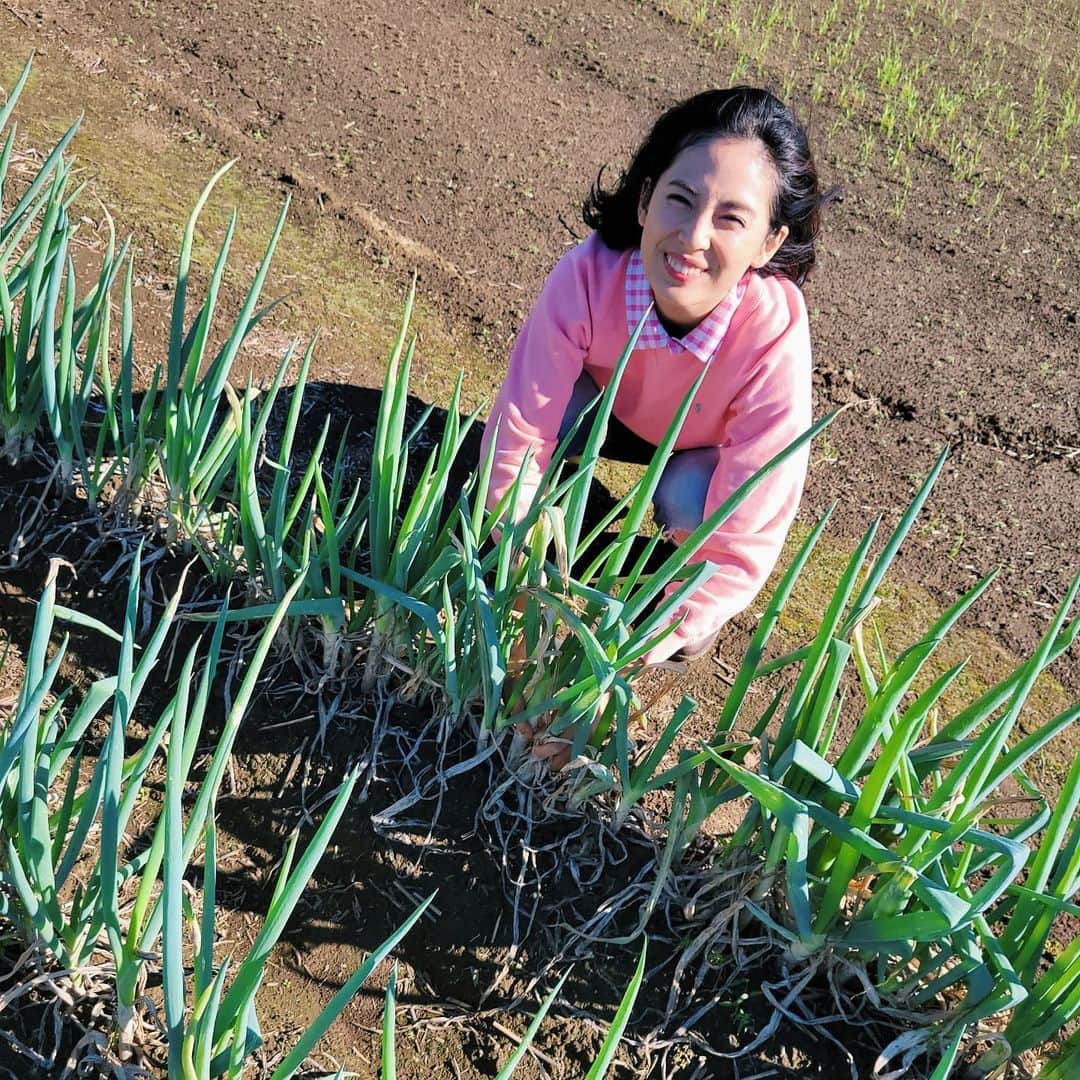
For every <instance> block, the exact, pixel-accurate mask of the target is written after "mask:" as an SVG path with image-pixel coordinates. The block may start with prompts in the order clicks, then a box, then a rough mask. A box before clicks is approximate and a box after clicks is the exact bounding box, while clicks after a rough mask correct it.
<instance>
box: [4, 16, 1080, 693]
mask: <svg viewBox="0 0 1080 1080" xmlns="http://www.w3.org/2000/svg"><path fill="white" fill-rule="evenodd" d="M7 6H8V7H9V9H10V10H12V11H14V12H15V13H16V15H21V18H22V23H21V24H17V23H15V22H14V21H12V16H11V15H10V14H8V13H7V12H5V11H4V10H3V9H0V19H2V20H7V21H8V22H9V24H10V26H11V30H12V36H13V37H14V38H16V39H17V40H18V39H21V40H25V39H26V36H27V30H28V29H31V30H33V31H34V36H35V39H36V40H37V41H38V43H39V44H40V45H43V46H45V47H52V48H54V49H59V50H61V51H62V52H63V53H65V54H67V55H68V56H69V57H70V58H71V60H72V61H73V62H77V63H79V64H80V65H82V66H83V67H84V68H88V69H89V70H90V71H91V72H92V76H90V77H88V79H87V89H88V93H90V94H92V93H93V85H94V79H102V80H110V81H120V82H122V83H126V84H128V85H129V86H130V88H131V94H132V98H131V100H132V103H133V107H142V108H144V109H145V108H147V105H146V102H147V101H149V102H151V103H152V104H153V105H154V106H155V109H154V111H153V112H151V113H148V119H149V120H150V121H151V122H153V123H156V124H159V125H161V126H163V127H165V128H170V126H171V128H172V131H173V133H174V134H175V131H177V130H183V131H186V132H190V131H191V130H192V129H194V130H195V131H196V132H198V133H199V134H200V135H201V136H204V137H205V138H207V139H209V140H211V141H212V142H213V143H214V144H216V145H217V146H218V147H219V148H220V150H221V152H222V154H223V155H225V154H227V155H229V156H232V155H239V156H240V157H241V158H242V162H243V166H244V168H245V169H246V171H247V173H248V174H249V175H252V176H255V177H258V178H259V179H260V180H262V181H263V182H264V183H266V184H270V185H274V186H277V187H279V188H281V189H284V190H289V191H291V192H293V194H294V195H297V196H299V197H300V201H301V202H302V203H307V204H314V205H315V206H317V207H318V208H319V209H320V210H321V211H322V212H323V213H324V214H329V215H335V216H337V218H338V219H340V221H341V222H342V223H343V224H344V225H345V226H346V227H347V228H349V229H350V230H352V232H353V233H354V236H355V243H356V257H357V260H358V261H363V262H365V263H367V262H368V261H369V260H370V261H371V262H374V263H375V264H376V265H377V266H384V267H385V270H384V272H385V273H387V274H389V275H392V276H394V277H396V278H397V279H399V280H401V281H404V280H405V279H407V277H408V276H410V275H411V273H412V271H413V270H414V269H418V270H419V272H420V291H421V294H423V295H427V296H429V297H437V298H438V301H439V303H440V304H441V305H442V307H443V309H444V310H445V312H446V313H447V315H448V317H449V318H451V319H452V320H456V321H459V322H464V323H466V324H468V325H471V326H472V327H473V328H474V330H475V332H476V334H477V335H478V338H479V340H480V341H481V343H482V344H483V345H484V347H485V349H486V350H488V351H489V352H490V353H491V355H493V356H494V357H495V358H496V361H497V363H498V362H501V361H503V360H504V358H505V355H506V351H507V347H508V345H509V342H510V341H511V340H512V337H513V334H514V332H515V331H516V329H517V327H518V326H519V325H520V323H521V320H522V319H523V318H524V316H525V314H526V313H527V311H528V308H529V304H530V302H531V300H532V298H533V297H534V296H535V295H536V293H537V291H538V289H539V287H540V284H541V282H542V281H543V278H544V275H545V274H546V273H547V271H548V270H549V269H550V267H551V266H552V264H553V263H554V261H555V260H556V259H557V257H558V256H559V254H561V252H562V251H563V250H564V249H565V248H566V247H567V246H569V245H571V244H573V243H574V242H575V241H576V239H578V238H579V237H581V236H583V235H584V233H585V229H584V226H583V225H582V224H581V220H580V211H579V207H580V203H581V199H582V197H583V195H584V193H585V192H586V190H587V188H588V186H589V184H590V183H591V182H592V181H593V179H594V178H595V176H596V174H597V171H598V170H599V169H600V168H601V166H604V165H611V166H613V167H615V168H619V167H620V166H621V165H623V164H625V162H626V160H627V155H628V153H629V152H630V149H631V148H632V146H633V145H634V144H635V143H636V141H637V140H638V139H639V138H640V137H641V136H642V134H643V133H644V131H645V129H646V127H647V125H648V124H649V123H650V122H651V119H652V118H653V117H654V116H655V115H656V114H657V113H658V112H659V111H660V110H661V109H662V108H663V107H664V106H665V105H667V104H669V103H670V102H672V101H673V100H675V99H678V98H680V97H683V96H686V95H688V94H690V93H693V92H695V91H697V90H699V89H701V88H702V86H703V85H707V84H709V83H710V82H713V81H717V80H722V79H723V78H724V72H725V69H724V67H723V64H722V61H721V60H720V59H719V58H718V56H717V53H716V51H715V49H713V48H712V47H711V46H709V47H706V46H704V45H701V44H697V43H695V42H694V41H693V40H691V38H689V37H688V35H687V34H686V32H685V29H684V28H683V27H680V26H678V25H676V24H675V23H674V22H673V21H672V19H671V18H670V17H668V16H667V15H665V14H664V13H663V11H662V10H658V8H657V6H655V5H651V4H641V3H628V2H623V0H597V2H595V3H590V4H588V5H582V4H578V3H571V2H566V0H563V2H558V3H552V4H549V5H546V6H543V7H538V6H536V5H531V4H525V3H520V2H517V0H493V2H490V3H474V2H472V0H457V2H454V3H434V2H431V0H418V2H416V3H412V4H400V3H393V2H391V0H369V2H366V3H364V4H356V5H350V7H349V9H348V13H347V15H346V14H344V13H343V9H342V7H341V5H339V4H334V3H330V2H328V0H310V2H308V3H305V4H303V5H294V4H287V3H282V2H280V0H266V2H253V0H238V2H234V3H229V4H216V3H205V4H204V3H201V2H198V0H194V2H185V3H177V4H169V5H166V4H159V3H153V2H129V0H104V2H97V0H95V2H93V3H88V2H83V0H71V2H67V3H64V4H63V5H61V4H58V3H53V2H50V0H43V2H42V3H41V4H40V5H38V6H36V7H35V8H33V9H31V10H29V11H28V10H25V9H23V10H22V11H20V10H19V9H18V7H17V6H16V7H12V6H11V5H7ZM674 6H676V7H677V6H678V5H674ZM1056 12H1057V8H1054V9H1053V13H1052V12H1051V11H1050V10H1049V5H1048V10H1047V12H1046V15H1047V17H1048V18H1051V16H1052V18H1051V21H1052V22H1054V26H1055V29H1054V38H1055V42H1056V43H1057V46H1058V55H1060V56H1064V57H1066V58H1068V57H1069V56H1070V55H1072V56H1075V54H1076V46H1077V24H1076V21H1075V19H1072V20H1069V19H1068V18H1066V17H1065V16H1064V15H1063V16H1062V18H1060V19H1059V18H1057V15H1056V14H1055V13H1056ZM1074 14H1075V13H1074ZM1002 19H1003V20H1004V21H1003V22H1000V24H999V22H998V21H997V17H996V16H995V17H994V19H993V20H991V21H993V22H994V23H995V25H999V26H1000V29H999V31H998V32H999V33H1000V34H1002V35H1004V36H1006V37H1007V35H1008V33H1009V29H1010V27H1011V25H1012V24H1011V23H1010V22H1009V21H1008V20H1007V19H1005V16H1004V15H1003V16H1002ZM963 25H964V24H959V25H958V26H954V27H953V29H952V31H951V33H952V34H954V35H957V34H960V33H961V31H962V29H963ZM942 33H945V30H944V29H942ZM1070 42H1071V43H1072V44H1071V47H1070V44H1069V43H1070ZM1010 56H1011V62H1012V63H1013V64H1014V65H1017V66H1020V67H1021V68H1022V67H1023V66H1024V65H1025V64H1027V65H1028V66H1030V68H1031V69H1032V70H1034V68H1035V60H1036V59H1037V58H1036V57H1035V56H1033V55H1032V52H1031V49H1030V48H1025V47H1023V46H1021V45H1016V46H1015V48H1014V49H1012V50H1011V53H1010ZM854 62H855V61H854V59H853V60H852V63H854ZM946 62H947V61H946ZM958 62H959V61H958ZM797 97H798V98H800V99H801V101H800V102H797V104H799V103H801V105H802V111H803V112H804V115H808V116H809V118H810V126H811V130H812V132H813V135H814V138H815V144H816V148H817V154H818V158H819V161H820V164H821V167H822V171H823V173H824V175H825V177H826V179H827V180H828V181H829V182H836V183H839V184H841V185H842V187H843V188H844V201H843V202H842V203H841V204H840V205H838V206H835V207H834V208H833V209H832V211H831V213H830V214H829V217H828V220H827V223H826V227H825V233H824V239H823V243H822V245H821V261H820V265H819V267H818V268H817V270H816V272H815V274H814V276H813V278H812V280H811V282H810V284H809V286H808V288H807V298H808V302H809V306H810V309H811V317H812V328H813V337H814V346H815V357H816V368H815V386H816V410H817V412H818V413H819V414H820V413H821V412H823V411H825V410H827V409H828V408H830V407H832V406H834V405H836V404H843V403H847V402H849V401H852V400H854V399H868V400H869V401H871V402H873V403H875V404H876V407H874V408H869V409H864V410H857V411H853V412H851V413H849V414H847V415H845V416H844V417H842V418H841V420H840V421H839V422H838V424H836V425H834V427H833V429H832V431H831V433H830V435H829V441H830V452H829V453H828V454H827V455H823V456H821V457H818V458H817V459H816V460H815V467H814V468H813V470H812V472H811V476H810V481H809V486H808V488H807V492H806V497H805V502H804V510H803V516H804V518H805V519H807V520H809V519H810V518H811V517H812V516H814V515H815V513H816V512H820V511H821V509H823V508H824V507H825V506H826V505H827V504H828V503H829V502H831V501H832V500H833V499H839V500H840V505H839V508H838V511H837V518H836V519H834V521H835V525H834V526H833V527H835V530H836V531H837V532H838V533H839V534H840V535H841V536H845V537H848V538H851V537H854V536H855V535H857V534H859V533H861V531H862V530H863V529H864V528H865V527H866V524H867V523H868V521H869V519H870V518H871V517H872V516H873V515H874V514H875V513H878V512H883V513H885V514H886V515H887V519H888V520H895V518H896V516H897V514H898V512H899V510H900V509H901V508H902V507H903V506H905V505H906V504H907V502H908V500H909V498H910V497H911V495H912V493H913V491H914V481H915V479H916V478H917V477H918V476H920V475H923V474H925V472H926V470H927V469H928V468H929V466H930V464H931V463H932V461H933V458H934V456H935V454H936V452H937V450H938V449H939V448H940V447H942V446H944V445H945V444H951V445H952V446H953V447H954V451H953V454H952V458H951V461H950V464H949V465H948V467H947V468H946V472H945V475H944V476H943V477H942V479H941V481H940V483H939V485H938V488H937V492H936V495H935V496H934V500H933V503H932V506H931V508H930V520H929V523H928V526H927V528H925V529H924V530H923V531H922V532H921V533H920V535H918V536H916V537H913V538H912V542H910V543H909V544H908V546H907V550H906V552H905V555H904V558H903V559H902V561H901V565H900V569H901V571H906V572H907V573H908V574H909V575H910V577H911V578H912V580H914V581H916V582H917V583H918V584H919V585H921V586H923V587H925V588H928V589H930V590H932V592H933V593H934V595H935V596H936V597H937V598H938V599H939V600H940V601H942V602H944V601H946V600H948V599H949V598H951V597H953V596H955V595H956V593H957V592H958V590H961V589H963V588H964V587H965V586H970V585H971V584H972V583H973V582H974V581H975V580H976V579H977V577H978V576H979V575H981V574H982V573H985V572H986V571H987V570H988V569H989V568H991V567H993V566H997V565H1000V566H1003V567H1004V568H1005V573H1003V574H1002V575H1001V576H1000V578H999V580H998V582H996V583H995V585H994V586H993V587H992V588H991V590H990V592H989V594H988V595H987V596H986V597H984V599H983V600H982V601H981V602H980V604H979V606H978V612H977V614H976V616H975V618H976V619H977V620H978V622H979V624H980V625H981V626H982V627H983V628H985V629H986V630H988V631H989V632H990V633H992V634H993V635H994V636H995V637H996V638H998V639H999V640H1001V641H1002V643H1003V644H1005V645H1006V646H1007V647H1009V648H1010V649H1012V650H1014V651H1018V652H1024V651H1025V650H1027V649H1028V648H1030V646H1031V645H1032V644H1033V642H1034V640H1035V638H1036V636H1037V635H1038V633H1039V632H1040V630H1041V629H1042V628H1043V627H1044V626H1045V624H1046V621H1047V620H1048V618H1049V617H1050V614H1051V609H1052V607H1053V605H1054V604H1055V603H1056V602H1057V601H1058V600H1059V598H1060V597H1061V595H1062V593H1063V590H1064V588H1065V586H1066V585H1067V583H1068V581H1069V579H1070V578H1071V577H1072V575H1073V574H1074V573H1076V571H1077V569H1078V568H1080V543H1078V541H1077V537H1078V536H1080V482H1078V477H1080V370H1078V365H1077V359H1078V358H1080V328H1078V326H1077V318H1078V309H1080V293H1078V290H1077V282H1078V281H1080V230H1078V228H1077V223H1076V220H1075V216H1074V217H1072V218H1068V217H1063V216H1062V215H1061V214H1060V212H1056V211H1055V209H1054V208H1053V206H1052V204H1051V202H1050V196H1049V194H1048V192H1047V191H1046V190H1045V189H1044V187H1039V186H1038V185H1035V184H1031V185H1030V186H1029V187H1025V186H1024V185H1022V184H1021V185H1019V188H1020V190H1018V191H1017V190H1010V192H1009V193H1008V194H1007V195H1006V199H1005V202H1004V204H1003V206H1002V207H1001V208H1000V209H999V210H998V211H997V214H996V216H995V217H994V218H993V219H992V221H990V220H989V219H987V221H983V220H982V219H980V218H979V217H978V216H977V215H976V214H974V213H972V212H971V211H967V210H966V208H965V206H964V203H963V201H962V200H961V199H960V198H959V197H958V192H957V190H956V185H955V184H954V182H953V181H952V180H951V178H950V176H949V174H948V171H947V170H946V169H944V167H939V168H937V170H936V171H935V169H934V164H935V163H934V162H932V161H931V162H929V163H924V165H925V168H924V170H923V174H921V175H923V176H924V179H923V180H921V181H920V185H919V186H917V187H916V189H915V191H914V192H913V194H912V199H911V204H910V205H909V207H908V209H907V212H906V213H905V214H904V215H903V217H902V218H901V219H900V220H899V221H898V220H896V218H895V216H894V215H893V213H892V212H891V206H892V205H893V199H894V191H893V186H892V185H890V183H889V181H888V179H887V178H886V177H885V176H883V175H881V174H879V171H878V170H876V169H875V168H871V169H870V170H868V171H865V172H863V173H862V174H861V175H855V170H854V168H853V167H852V165H851V164H850V161H851V160H852V158H853V157H854V155H853V153H852V147H851V145H849V143H850V139H851V138H852V136H850V134H849V133H848V132H846V131H842V132H840V133H839V134H835V135H833V134H830V131H831V124H830V119H831V114H830V113H829V112H828V110H827V108H826V107H825V106H824V105H819V106H818V107H817V108H816V110H815V107H814V106H813V105H812V104H811V103H810V102H809V101H806V100H805V98H806V91H805V88H804V89H803V90H802V91H801V92H800V94H799V95H797ZM993 166H994V163H993V162H988V163H987V166H986V168H987V171H988V172H990V171H991V170H992V168H993ZM1074 171H1075V165H1074ZM305 329H306V330H310V328H305ZM269 362H270V361H269V360H268V363H269ZM446 362H448V363H450V364H451V365H452V364H453V360H452V359H451V358H447V361H446ZM380 364H381V357H378V356H357V357H356V358H355V363H354V366H353V368H352V370H348V371H346V372H343V375H344V378H343V379H342V381H346V382H357V383H360V384H364V385H374V384H376V383H377V382H378V379H379V375H380V370H379V365H380ZM831 528H832V527H831ZM1058 674H1059V677H1060V678H1062V679H1063V681H1064V682H1065V683H1066V685H1067V686H1068V687H1069V688H1070V689H1071V690H1072V691H1073V692H1076V691H1077V690H1078V689H1080V659H1077V658H1073V659H1072V661H1071V662H1069V663H1063V664H1062V665H1061V668H1060V670H1059V671H1058Z"/></svg>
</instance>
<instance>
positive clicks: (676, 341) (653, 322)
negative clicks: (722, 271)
mask: <svg viewBox="0 0 1080 1080" xmlns="http://www.w3.org/2000/svg"><path fill="white" fill-rule="evenodd" d="M750 273H751V271H749V270H748V271H747V272H746V273H745V274H743V276H742V277H741V278H740V279H739V280H738V281H737V282H736V283H735V284H734V285H733V286H732V288H731V292H729V293H728V294H727V296H725V297H724V299H723V300H721V301H720V303H719V304H717V305H716V307H714V308H713V309H712V311H710V312H709V314H708V315H706V316H705V318H704V319H702V321H701V322H700V323H698V325H697V326H695V327H694V329H693V330H691V331H690V333H689V334H687V335H686V337H682V338H673V337H672V336H671V335H670V334H669V333H668V332H667V331H666V330H665V329H664V325H663V323H661V322H660V318H659V316H658V315H657V314H656V308H655V307H654V308H653V309H652V310H651V311H650V312H649V317H648V319H647V320H646V321H645V326H644V327H643V328H642V331H641V337H639V338H638V342H637V347H638V348H639V349H663V348H666V349H667V350H668V352H670V353H672V354H678V353H680V352H682V351H683V350H684V349H685V350H686V351H687V352H690V353H692V354H693V355H694V356H696V357H697V358H698V360H700V361H701V362H702V363H703V364H707V363H708V362H709V361H710V360H711V359H712V358H713V354H714V353H715V352H716V350H717V349H718V348H720V343H721V342H722V341H723V340H724V335H725V334H726V333H727V330H728V326H729V325H730V324H731V317H732V316H733V315H734V314H735V310H736V308H738V306H739V303H740V301H741V300H742V298H743V296H744V295H745V293H746V286H747V283H748V282H749V280H750ZM652 301H653V295H652V289H650V288H649V282H648V280H647V279H646V277H645V266H644V264H643V263H642V260H641V251H640V250H639V249H638V248H634V250H633V251H632V252H631V253H630V261H629V263H628V264H627V267H626V325H627V334H628V335H629V334H632V333H633V332H634V328H635V327H636V326H637V324H638V322H639V321H640V319H641V316H642V315H644V314H645V310H646V308H648V307H649V305H650V304H651V303H652Z"/></svg>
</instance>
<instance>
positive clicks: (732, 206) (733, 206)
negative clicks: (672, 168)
mask: <svg viewBox="0 0 1080 1080" xmlns="http://www.w3.org/2000/svg"><path fill="white" fill-rule="evenodd" d="M668 184H669V185H670V186H671V187H676V188H682V190H683V191H686V192H688V193H689V194H691V195H697V193H698V192H697V188H695V187H694V185H693V184H691V183H689V182H688V181H686V180H681V179H679V178H678V177H677V176H673V177H672V178H671V179H670V180H669V181H668ZM716 209H717V210H734V211H735V212H736V213H737V214H743V215H744V216H746V217H754V216H755V211H754V208H753V207H752V206H749V205H748V204H746V203H741V202H739V201H738V199H725V200H724V201H723V202H719V203H717V204H716Z"/></svg>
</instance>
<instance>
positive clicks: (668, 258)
mask: <svg viewBox="0 0 1080 1080" xmlns="http://www.w3.org/2000/svg"><path fill="white" fill-rule="evenodd" d="M664 266H665V268H666V269H667V272H668V273H669V274H670V275H671V276H672V277H673V278H674V279H675V280H676V281H679V282H683V281H692V280H693V279H694V278H696V277H700V276H701V275H702V274H704V273H705V267H704V266H698V265H696V264H695V263H692V262H688V261H687V260H686V259H684V258H682V257H681V256H679V255H673V254H672V253H671V252H664Z"/></svg>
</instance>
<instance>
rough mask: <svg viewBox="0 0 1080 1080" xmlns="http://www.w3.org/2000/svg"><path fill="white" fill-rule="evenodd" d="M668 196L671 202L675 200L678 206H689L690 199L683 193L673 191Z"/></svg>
mask: <svg viewBox="0 0 1080 1080" xmlns="http://www.w3.org/2000/svg"><path fill="white" fill-rule="evenodd" d="M668 198H669V199H670V200H671V201H672V202H677V203H678V204H679V205H680V206H689V205H690V200H689V199H688V198H687V197H686V196H685V195H680V194H679V193H678V192H675V191H673V192H672V193H671V194H670V195H668Z"/></svg>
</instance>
